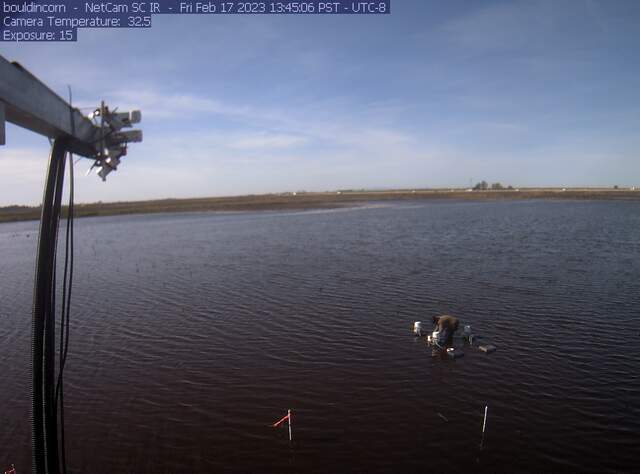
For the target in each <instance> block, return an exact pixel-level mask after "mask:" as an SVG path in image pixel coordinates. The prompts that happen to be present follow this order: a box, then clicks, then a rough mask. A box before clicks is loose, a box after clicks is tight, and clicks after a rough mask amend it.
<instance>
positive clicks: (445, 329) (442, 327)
mask: <svg viewBox="0 0 640 474" xmlns="http://www.w3.org/2000/svg"><path fill="white" fill-rule="evenodd" d="M459 325H460V323H459V321H458V318H456V317H454V316H449V315H446V314H445V315H443V316H434V317H433V330H434V331H436V330H437V331H440V338H439V339H440V340H441V341H444V344H445V345H447V346H448V345H450V344H451V343H452V341H453V333H454V332H456V331H457V330H458V326H459Z"/></svg>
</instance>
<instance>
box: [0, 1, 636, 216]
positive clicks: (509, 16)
mask: <svg viewBox="0 0 640 474" xmlns="http://www.w3.org/2000/svg"><path fill="white" fill-rule="evenodd" d="M153 22H154V24H153V28H151V29H150V30H81V31H80V32H79V39H78V42H77V43H74V44H62V43H55V44H42V43H31V44H28V43H22V44H6V43H0V54H2V55H3V56H5V57H6V58H7V59H9V60H15V61H19V62H20V63H22V64H23V66H25V67H26V68H27V69H29V70H31V71H32V72H33V73H34V74H36V75H37V76H38V77H39V78H41V79H42V80H43V81H44V82H46V83H47V84H48V85H50V86H51V87H52V88H53V89H54V90H55V91H56V92H58V93H59V94H60V95H62V96H66V94H67V92H66V91H67V84H70V85H71V87H72V89H73V93H74V101H75V104H76V105H78V106H81V107H92V106H94V105H96V104H98V103H99V101H100V100H101V99H105V100H106V101H107V103H108V104H110V105H112V106H118V107H119V108H120V109H121V110H125V109H129V108H140V109H141V110H142V112H143V121H142V123H141V128H142V129H143V130H144V134H145V139H144V142H143V143H141V144H134V145H132V146H131V149H130V152H129V155H128V156H126V157H125V158H124V159H123V160H122V164H121V166H120V168H119V169H118V171H117V172H115V173H112V174H111V175H110V176H109V178H108V180H107V182H106V183H102V182H101V181H100V180H99V178H97V177H96V176H95V175H91V176H88V177H85V176H84V171H85V170H86V169H88V167H89V165H90V163H89V162H88V161H87V160H83V161H81V162H80V163H78V168H77V170H78V172H77V181H76V183H77V184H76V196H77V200H78V201H82V202H91V201H98V200H102V201H118V200H131V199H153V198H164V197H192V196H221V195H239V194H248V193H268V192H281V191H294V190H314V191H321V190H334V189H342V188H380V187H383V188H415V187H448V186H468V185H469V182H470V180H473V181H474V182H475V181H479V180H481V179H485V180H487V181H490V182H494V181H500V182H502V183H505V184H513V185H514V186H538V185H545V186H582V185H591V186H612V185H614V184H617V185H620V186H639V185H640V160H639V159H638V158H639V150H640V132H639V130H640V59H639V57H640V56H639V53H638V51H640V3H639V2H636V1H633V0H631V1H622V0H611V1H597V0H563V1H547V0H543V1H537V0H528V1H520V2H519V1H508V2H507V1H455V0H450V1H446V2H445V1H441V2H431V1H425V0H394V1H393V13H392V14H391V15H384V16H307V17H304V16H250V17H248V16H230V15H229V16H209V17H207V16H175V15H173V16H155V17H154V20H153ZM7 142H8V143H7V146H5V147H2V148H0V205H8V204H15V203H17V204H36V203H38V202H39V201H40V199H41V194H42V184H43V180H44V173H45V169H46V159H47V153H48V147H49V144H48V142H47V140H46V139H45V138H44V137H40V136H37V135H34V134H32V133H30V132H27V131H24V130H21V129H19V128H17V127H14V126H11V125H9V126H8V130H7Z"/></svg>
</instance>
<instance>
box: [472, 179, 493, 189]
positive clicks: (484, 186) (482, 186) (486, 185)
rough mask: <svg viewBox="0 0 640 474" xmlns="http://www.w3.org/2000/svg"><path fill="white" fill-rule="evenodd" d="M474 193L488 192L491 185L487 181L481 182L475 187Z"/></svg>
mask: <svg viewBox="0 0 640 474" xmlns="http://www.w3.org/2000/svg"><path fill="white" fill-rule="evenodd" d="M473 189H474V191H486V190H487V189H489V183H487V182H486V181H480V182H479V183H477V184H476V185H475V186H474V187H473Z"/></svg>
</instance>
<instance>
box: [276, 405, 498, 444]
mask: <svg viewBox="0 0 640 474" xmlns="http://www.w3.org/2000/svg"><path fill="white" fill-rule="evenodd" d="M287 415H288V416H289V442H291V410H287ZM486 416H487V415H486V411H485V418H486ZM483 431H484V429H483Z"/></svg>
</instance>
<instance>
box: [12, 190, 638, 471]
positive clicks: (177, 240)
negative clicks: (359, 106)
mask: <svg viewBox="0 0 640 474" xmlns="http://www.w3.org/2000/svg"><path fill="white" fill-rule="evenodd" d="M76 229H77V230H76V242H77V254H76V255H77V256H76V273H75V276H76V280H75V281H76V284H75V286H74V299H73V313H72V331H71V347H70V354H69V362H68V365H67V370H66V372H65V373H66V378H65V380H66V391H65V395H66V397H65V398H66V400H67V404H66V416H67V421H68V423H67V439H68V460H69V465H70V468H71V472H76V473H89V472H91V473H112V472H136V473H138V472H140V473H151V472H153V473H165V472H166V473H176V472H185V473H186V472H331V471H348V472H431V471H433V472H438V471H445V470H447V471H449V472H462V471H467V470H468V471H473V472H486V473H493V472H531V473H538V472H561V471H573V472H578V471H580V472H622V471H626V472H638V469H639V467H638V466H640V450H639V449H638V446H639V444H640V443H639V441H640V438H639V435H638V433H639V432H640V309H639V308H640V203H638V202H497V203H492V202H486V203H485V202H483V203H472V202H460V203H455V202H448V203H425V202H417V203H409V204H407V203H403V204H397V205H395V204H391V205H385V206H383V207H379V206H371V207H366V208H362V209H355V210H340V211H311V212H287V213H238V214H207V213H202V214H185V215H154V216H130V217H113V218H100V219H81V220H78V221H77V223H76ZM36 230H37V224H36V223H35V222H28V223H16V224H2V225H0V257H1V259H0V278H1V285H0V301H1V304H0V341H2V355H1V356H0V373H1V374H2V376H3V377H2V385H0V406H1V407H2V408H1V410H2V412H1V413H2V427H1V429H0V468H2V467H4V466H5V465H8V464H10V463H15V464H16V467H17V469H18V472H20V473H23V472H28V471H29V470H30V434H29V433H30V432H29V430H30V427H29V405H30V395H29V383H30V378H29V358H30V354H29V349H30V324H31V314H30V307H31V297H32V278H33V268H34V252H35V247H36V239H37V236H36ZM443 312H447V313H451V314H454V315H457V316H458V317H460V318H461V319H462V321H463V323H464V324H471V325H472V326H473V328H474V332H476V333H478V334H481V335H483V336H484V337H485V339H486V340H487V341H490V342H491V343H493V344H495V345H496V346H497V347H498V350H497V352H495V353H493V354H491V355H485V354H483V353H481V352H479V351H477V350H473V349H470V348H464V349H463V350H464V352H465V356H464V357H463V358H461V359H457V360H449V359H447V358H440V357H432V355H431V351H430V349H429V348H428V347H426V345H425V343H424V342H422V341H420V340H417V339H414V338H413V337H412V335H411V332H410V327H411V326H412V324H413V321H416V320H423V321H425V320H427V319H429V318H430V317H431V316H432V315H435V314H438V313H443ZM485 405H488V406H489V416H488V421H487V432H486V436H485V439H484V445H483V449H480V447H479V444H480V441H481V430H482V418H483V412H484V407H485ZM287 408H291V409H292V410H293V413H294V421H293V435H294V443H293V445H291V446H290V445H289V443H288V440H287V434H286V428H285V429H274V428H271V427H270V426H269V424H270V423H272V422H274V421H276V420H277V419H279V418H280V417H282V416H283V415H284V414H286V410H287Z"/></svg>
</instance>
